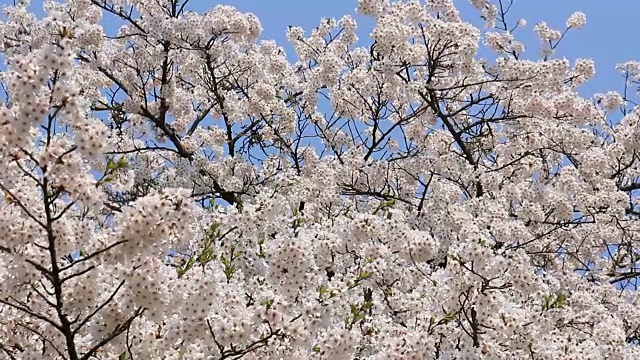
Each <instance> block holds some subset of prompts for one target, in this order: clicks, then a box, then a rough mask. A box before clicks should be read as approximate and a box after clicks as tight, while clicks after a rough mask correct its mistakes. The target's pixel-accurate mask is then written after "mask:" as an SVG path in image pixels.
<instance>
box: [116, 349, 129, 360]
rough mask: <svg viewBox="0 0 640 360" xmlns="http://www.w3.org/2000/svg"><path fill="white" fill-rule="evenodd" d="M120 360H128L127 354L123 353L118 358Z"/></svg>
mask: <svg viewBox="0 0 640 360" xmlns="http://www.w3.org/2000/svg"><path fill="white" fill-rule="evenodd" d="M118 360H127V352H126V351H123V352H122V354H120V356H118Z"/></svg>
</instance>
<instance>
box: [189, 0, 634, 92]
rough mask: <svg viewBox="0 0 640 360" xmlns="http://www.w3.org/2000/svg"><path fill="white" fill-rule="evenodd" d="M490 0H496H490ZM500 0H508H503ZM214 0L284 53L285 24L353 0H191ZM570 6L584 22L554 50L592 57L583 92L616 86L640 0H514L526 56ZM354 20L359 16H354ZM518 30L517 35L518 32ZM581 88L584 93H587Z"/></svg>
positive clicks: (351, 8) (348, 8)
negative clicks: (247, 16) (253, 19)
mask: <svg viewBox="0 0 640 360" xmlns="http://www.w3.org/2000/svg"><path fill="white" fill-rule="evenodd" d="M454 1H455V3H456V5H457V6H458V8H459V9H460V11H461V13H462V16H463V18H464V19H465V20H468V21H472V22H474V23H475V22H477V23H478V24H480V19H479V18H478V15H477V14H478V13H477V12H476V11H475V10H474V9H472V7H471V5H469V2H468V0H454ZM493 2H494V3H495V2H496V1H495V0H493ZM504 2H505V3H506V2H507V1H504ZM214 3H221V4H228V5H233V6H235V7H237V8H238V9H239V10H242V11H249V12H253V13H254V14H256V15H257V16H258V17H259V18H260V21H261V22H262V26H263V28H264V33H263V37H264V38H269V39H275V40H276V41H277V42H278V43H279V44H281V45H283V46H285V49H286V50H287V53H291V50H290V48H288V47H287V46H286V45H287V44H286V39H285V36H284V33H285V29H286V27H287V26H288V25H294V26H302V27H303V28H305V29H309V30H310V29H312V28H313V27H315V26H317V25H318V23H319V20H320V18H321V17H336V18H339V17H341V16H342V15H344V14H354V13H355V7H356V6H357V3H358V1H357V0H324V1H301V0H271V1H260V0H223V1H219V2H212V1H210V0H192V9H193V10H205V9H208V8H210V7H211V6H213V5H212V4H214ZM574 11H582V12H584V13H585V14H587V25H586V26H585V27H584V28H582V29H580V30H577V31H572V32H571V33H570V34H569V36H568V37H567V38H566V39H565V40H563V44H562V45H560V48H559V50H558V52H557V54H558V56H565V57H567V58H569V59H575V58H580V57H587V58H593V59H594V60H595V62H596V71H597V75H596V78H595V79H594V80H593V81H592V82H591V83H588V84H586V85H585V86H584V89H583V91H584V92H586V94H589V93H591V94H592V93H594V92H604V91H608V90H614V89H615V90H619V89H621V88H622V85H623V83H622V79H621V78H620V77H619V76H617V75H616V73H615V71H614V66H615V64H616V63H619V62H624V61H628V60H634V59H639V60H640V46H637V45H635V41H634V40H635V39H636V36H635V34H636V31H637V23H638V22H637V21H638V20H637V18H638V17H637V14H638V13H640V1H633V0H624V1H623V0H613V1H601V0H600V1H597V0H590V1H583V0H582V1H581V0H514V5H513V10H512V14H511V19H512V20H513V21H514V22H515V21H517V19H519V18H525V19H526V20H527V22H528V24H527V26H526V27H525V28H523V29H519V30H518V35H519V36H520V39H524V42H525V45H528V47H529V49H531V55H529V56H530V57H534V56H535V55H536V54H537V52H538V49H539V48H538V46H539V43H538V40H537V38H536V37H535V33H534V32H533V26H534V25H535V24H536V23H537V22H540V21H546V22H547V23H548V24H549V25H550V26H551V27H554V28H558V29H560V30H563V29H564V24H565V21H566V19H567V17H569V15H571V13H573V12H574ZM358 20H361V19H359V18H358ZM362 25H364V26H362V29H361V31H360V34H359V35H360V38H361V39H364V38H365V37H366V35H368V33H369V30H370V28H371V22H368V23H364V24H362ZM518 35H517V36H518ZM586 94H585V95H586Z"/></svg>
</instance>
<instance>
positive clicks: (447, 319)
mask: <svg viewBox="0 0 640 360" xmlns="http://www.w3.org/2000/svg"><path fill="white" fill-rule="evenodd" d="M457 316H458V312H457V311H455V310H451V311H449V312H448V313H447V315H445V316H444V319H442V320H444V322H445V323H450V322H452V321H453V320H455V319H456V317H457Z"/></svg>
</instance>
